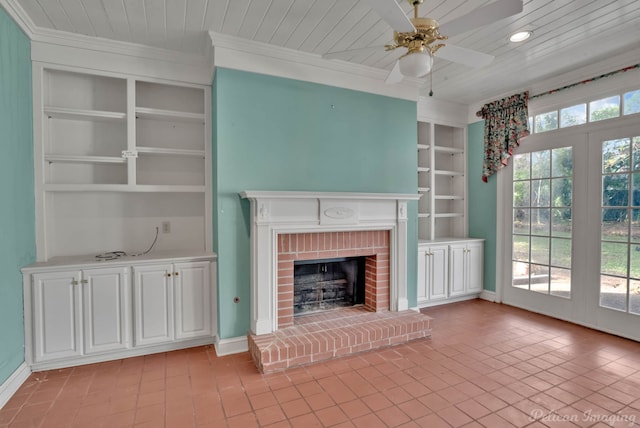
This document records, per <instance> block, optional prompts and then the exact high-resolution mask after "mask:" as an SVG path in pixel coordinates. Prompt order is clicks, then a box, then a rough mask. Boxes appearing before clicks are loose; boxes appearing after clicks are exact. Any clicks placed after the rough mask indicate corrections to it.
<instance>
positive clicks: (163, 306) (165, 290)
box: [133, 264, 173, 345]
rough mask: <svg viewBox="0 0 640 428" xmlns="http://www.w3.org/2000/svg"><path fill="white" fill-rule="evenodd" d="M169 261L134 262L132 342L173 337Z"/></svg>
mask: <svg viewBox="0 0 640 428" xmlns="http://www.w3.org/2000/svg"><path fill="white" fill-rule="evenodd" d="M172 272H173V269H172V265H171V264H162V265H152V266H134V268H133V274H134V278H135V279H134V281H133V289H134V298H133V299H134V312H135V344H136V345H149V344H154V343H162V342H167V341H170V340H173V287H172V281H171V274H172Z"/></svg>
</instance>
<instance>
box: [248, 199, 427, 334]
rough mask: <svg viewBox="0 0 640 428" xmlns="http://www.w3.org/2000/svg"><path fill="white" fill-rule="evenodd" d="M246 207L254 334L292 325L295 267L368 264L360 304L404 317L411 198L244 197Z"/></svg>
mask: <svg viewBox="0 0 640 428" xmlns="http://www.w3.org/2000/svg"><path fill="white" fill-rule="evenodd" d="M241 197H243V198H246V199H249V200H250V202H251V217H250V220H251V331H252V333H253V334H256V335H261V334H268V333H272V332H274V331H276V330H278V329H280V328H285V327H288V326H292V325H293V323H294V262H296V261H298V262H300V261H308V260H313V259H324V258H348V257H364V258H365V272H366V273H365V290H364V303H363V305H364V306H365V307H366V308H368V309H369V310H371V311H375V312H380V311H403V310H405V309H408V301H407V283H406V273H407V201H409V200H417V199H418V198H419V196H418V195H414V194H386V193H327V192H269V191H245V192H242V193H241Z"/></svg>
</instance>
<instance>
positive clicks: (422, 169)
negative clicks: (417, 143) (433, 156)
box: [418, 166, 431, 172]
mask: <svg viewBox="0 0 640 428" xmlns="http://www.w3.org/2000/svg"><path fill="white" fill-rule="evenodd" d="M429 171H431V168H427V167H424V166H419V167H418V172H429Z"/></svg>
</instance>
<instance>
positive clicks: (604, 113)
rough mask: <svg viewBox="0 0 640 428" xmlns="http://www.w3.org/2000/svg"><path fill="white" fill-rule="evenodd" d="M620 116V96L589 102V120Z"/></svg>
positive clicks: (594, 120)
mask: <svg viewBox="0 0 640 428" xmlns="http://www.w3.org/2000/svg"><path fill="white" fill-rule="evenodd" d="M618 116H620V96H619V95H616V96H613V97H608V98H602V99H600V100H596V101H591V102H590V103H589V122H596V121H598V120H604V119H611V118H614V117H618Z"/></svg>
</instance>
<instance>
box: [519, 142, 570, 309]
mask: <svg viewBox="0 0 640 428" xmlns="http://www.w3.org/2000/svg"><path fill="white" fill-rule="evenodd" d="M572 176H573V152H572V149H571V147H562V148H557V149H552V150H542V151H538V152H532V153H524V154H521V155H516V156H514V157H513V233H512V248H513V254H512V269H513V272H512V278H513V282H512V286H513V287H517V288H522V289H526V290H530V291H536V292H539V293H544V294H551V295H555V296H560V297H567V298H568V297H571V242H572V240H571V219H572V197H573V182H572Z"/></svg>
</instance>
